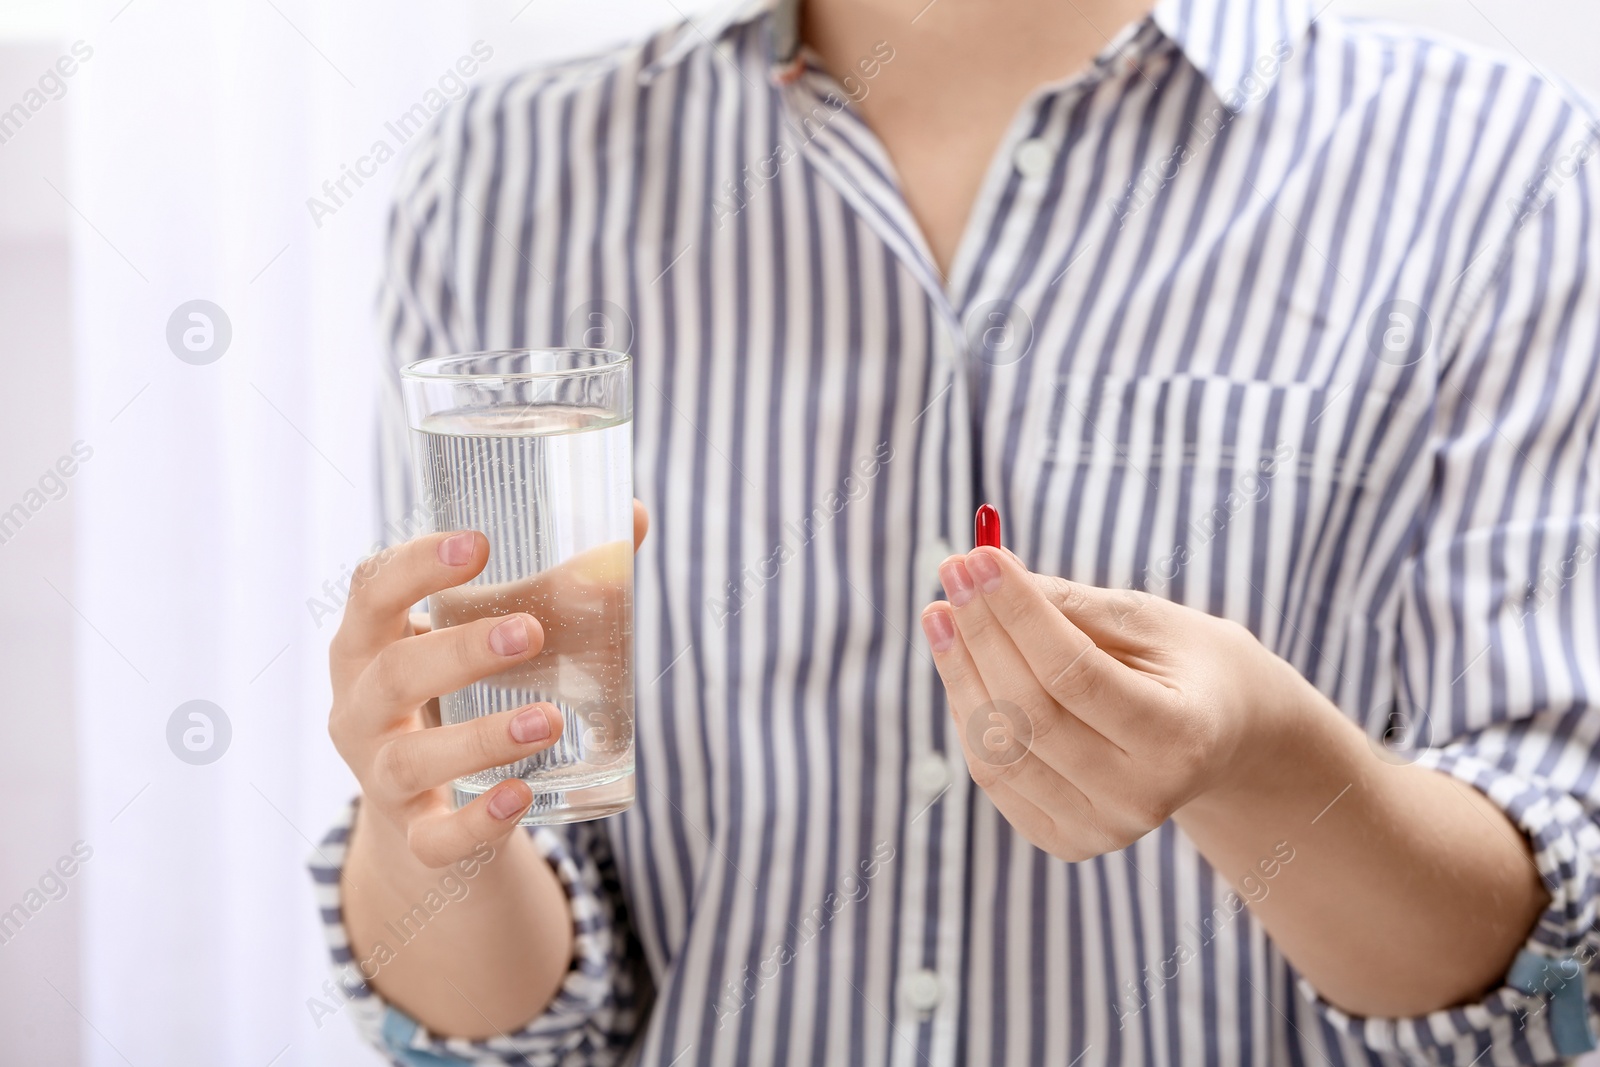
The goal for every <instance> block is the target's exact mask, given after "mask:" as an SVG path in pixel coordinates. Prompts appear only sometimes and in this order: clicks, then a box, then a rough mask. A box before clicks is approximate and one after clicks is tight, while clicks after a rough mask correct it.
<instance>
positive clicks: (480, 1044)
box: [308, 803, 648, 1067]
mask: <svg viewBox="0 0 1600 1067" xmlns="http://www.w3.org/2000/svg"><path fill="white" fill-rule="evenodd" d="M355 810H356V805H355V803H352V804H351V805H350V807H349V808H347V809H346V810H345V812H344V814H343V815H342V816H341V818H340V819H339V820H338V822H336V823H335V825H334V826H333V828H332V829H331V830H329V832H328V834H327V836H326V837H325V838H324V839H323V841H322V843H321V845H319V846H318V848H317V849H316V851H315V852H314V853H313V855H312V856H311V858H310V860H309V862H308V867H309V868H310V871H311V877H312V880H313V882H314V883H315V885H316V894H317V904H318V907H319V909H320V910H321V913H322V927H323V931H324V932H325V934H326V936H327V941H328V950H329V953H330V955H331V957H332V961H333V968H334V986H335V987H336V992H337V994H338V995H337V996H336V997H334V998H331V999H329V1000H327V1001H326V1002H325V1003H322V1004H321V1007H320V1008H319V1010H318V1012H317V1013H316V1015H317V1026H318V1027H319V1028H320V1027H322V1026H324V1025H327V1023H328V1021H329V1017H331V1016H336V1015H340V1014H344V1015H349V1016H350V1018H351V1021H352V1022H353V1023H354V1025H355V1026H356V1027H357V1029H359V1030H360V1032H361V1034H362V1035H363V1036H364V1037H365V1038H366V1039H367V1040H368V1041H370V1042H371V1043H372V1044H373V1045H375V1046H377V1048H378V1049H379V1050H380V1051H382V1052H383V1053H384V1054H385V1055H387V1056H388V1057H389V1059H390V1060H391V1061H392V1062H393V1063H396V1064H399V1065H402V1067H443V1065H446V1064H474V1065H483V1067H498V1065H501V1064H506V1065H517V1067H527V1065H534V1067H537V1065H541V1064H562V1065H565V1067H602V1065H606V1064H614V1063H619V1062H621V1060H622V1058H623V1056H624V1054H625V1053H626V1051H627V1048H628V1046H629V1045H630V1044H631V1042H632V1040H633V1036H634V1034H635V1033H636V1031H637V1029H638V1023H639V1018H640V1013H641V1010H642V1008H643V1007H644V1005H643V1003H642V997H643V996H645V995H647V990H648V980H647V979H646V978H645V976H644V974H643V972H642V969H641V963H640V958H639V954H638V952H637V951H635V949H636V945H637V943H636V942H635V941H634V940H633V938H632V937H631V934H630V931H629V927H628V923H627V916H626V912H625V911H624V910H623V908H622V906H621V894H620V890H619V887H618V885H617V881H616V871H615V869H614V865H613V864H612V862H611V853H610V849H609V846H608V844H607V843H606V840H605V834H604V832H603V830H602V829H601V828H599V827H596V826H593V825H588V824H585V825H579V826H573V827H560V828H545V827H540V828H537V829H535V830H532V831H531V836H532V837H533V840H534V843H535V844H536V845H537V846H538V849H539V852H540V853H541V854H542V855H543V856H544V858H545V860H546V861H547V862H548V863H549V864H550V865H551V867H553V868H554V869H555V872H556V875H557V876H558V877H559V878H560V880H561V885H562V887H563V888H564V889H565V890H566V893H567V899H568V901H569V902H570V904H571V907H572V919H573V929H574V934H575V937H574V951H573V960H572V966H571V968H570V969H569V970H568V972H567V976H566V978H565V979H564V980H563V981H562V983H561V987H560V989H559V990H558V991H557V993H556V996H555V999H554V1000H553V1001H551V1003H550V1006H549V1007H548V1008H547V1009H546V1010H545V1011H544V1012H543V1013H542V1014H540V1015H539V1016H537V1017H536V1018H534V1019H533V1020H531V1021H530V1022H529V1023H528V1024H527V1025H526V1026H525V1027H523V1028H522V1029H521V1030H518V1031H517V1032H516V1033H512V1034H503V1035H499V1036H497V1037H493V1038H488V1039H485V1040H479V1041H468V1040H463V1039H461V1038H450V1037H441V1036H438V1035H435V1034H431V1033H429V1032H428V1030H427V1028H426V1027H423V1026H422V1025H421V1024H419V1023H418V1022H417V1021H416V1020H414V1019H412V1018H411V1017H410V1016H408V1015H406V1014H405V1013H404V1012H402V1011H401V1010H400V1009H398V1008H396V1007H394V1006H393V1005H391V1004H389V1003H387V1002H386V1001H385V1000H384V999H383V997H382V996H381V995H379V993H378V992H377V990H375V989H374V988H373V987H372V986H371V985H370V984H368V982H367V981H366V978H367V977H369V976H373V975H370V974H369V972H373V971H376V970H377V969H379V967H381V962H382V961H381V958H380V959H378V960H372V959H369V960H357V959H356V958H355V957H354V954H353V953H352V951H351V948H350V937H349V934H348V932H347V931H346V929H345V925H344V909H343V904H342V900H341V893H340V878H341V875H342V872H343V869H344V859H345V849H346V844H347V842H348V841H349V837H350V827H351V824H352V822H353V820H354V817H355Z"/></svg>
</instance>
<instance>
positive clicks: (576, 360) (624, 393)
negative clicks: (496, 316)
mask: <svg viewBox="0 0 1600 1067" xmlns="http://www.w3.org/2000/svg"><path fill="white" fill-rule="evenodd" d="M632 370H633V368H632V364H631V361H630V360H629V358H628V357H627V356H626V355H623V354H621V353H617V352H606V351H601V350H597V349H524V350H517V351H503V352H475V353H470V354H467V355H454V356H438V357H435V358H432V359H425V360H422V361H420V362H417V363H413V364H411V365H410V366H407V367H406V368H405V369H404V370H402V371H401V386H402V392H403V394H404V397H405V406H406V421H407V424H408V425H409V427H410V433H411V455H412V463H413V466H414V469H415V477H416V487H417V493H418V497H419V499H420V500H421V503H422V507H423V510H424V511H425V512H426V513H427V514H428V515H429V517H430V520H431V524H432V529H433V530H435V531H443V530H478V531H481V532H482V533H483V534H484V535H485V536H486V537H488V539H489V563H488V566H486V567H485V568H484V570H483V573H481V574H480V575H478V576H477V577H476V578H474V579H473V580H472V581H470V582H468V583H467V584H465V585H461V586H457V587H456V588H453V589H446V590H444V591H443V592H440V593H437V594H435V595H433V596H431V597H429V598H428V609H429V615H430V616H431V618H432V622H433V626H434V627H435V628H436V629H437V628H441V627H445V626H456V625H459V624H461V623H463V622H469V621H471V620H473V619H478V618H483V617H485V616H498V615H507V614H510V613H512V612H518V611H525V612H527V613H528V614H530V615H532V616H533V617H534V618H536V619H538V620H539V623H540V625H542V626H543V627H544V635H545V639H544V647H543V649H542V650H541V651H540V653H539V654H538V655H537V656H535V657H533V658H532V659H530V660H528V661H526V662H525V663H522V664H519V665H518V666H516V667H513V668H511V669H510V670H507V671H503V672H501V673H500V674H497V675H494V676H492V677H489V678H485V679H483V680H482V681H479V682H475V683H473V684H472V685H469V686H467V687H466V688H465V689H460V690H457V691H456V692H454V693H448V694H446V695H444V696H442V697H440V698H439V715H440V719H441V721H442V722H443V723H444V724H445V725H450V724H454V723H461V722H466V721H467V720H469V719H474V718H477V717H478V716H480V715H492V714H494V713H496V712H501V711H509V710H511V709H512V708H518V707H522V706H523V705H525V704H532V703H535V702H538V701H548V702H549V703H552V704H554V705H555V706H556V707H557V708H559V709H560V710H561V714H562V716H563V718H564V729H563V731H562V734H561V738H560V740H559V741H558V742H557V743H556V745H555V746H554V747H553V748H549V749H546V750H545V751H543V752H540V753H537V754H535V755H533V756H530V757H529V758H527V759H524V760H519V761H517V762H516V763H510V764H507V765H505V766H503V767H495V768H493V769H491V770H487V771H482V772H479V773H477V774H473V775H468V776H467V777H465V778H458V779H456V782H455V799H456V806H457V807H460V806H462V805H464V804H467V803H469V802H471V800H472V799H473V798H474V797H476V796H478V795H479V794H481V793H484V792H487V791H488V790H489V789H491V788H492V787H493V786H494V785H495V784H496V783H498V782H501V781H504V780H505V779H507V778H521V779H522V780H523V781H525V782H527V783H528V785H529V787H531V788H532V790H533V806H532V807H531V808H529V809H528V813H527V814H526V815H524V816H523V818H522V822H523V823H524V824H543V823H564V822H578V821H581V820H584V819H598V818H601V817H603V816H606V815H611V814H614V813H616V812H619V811H622V810H623V809H625V808H627V807H628V806H629V805H631V804H632V803H633V392H632Z"/></svg>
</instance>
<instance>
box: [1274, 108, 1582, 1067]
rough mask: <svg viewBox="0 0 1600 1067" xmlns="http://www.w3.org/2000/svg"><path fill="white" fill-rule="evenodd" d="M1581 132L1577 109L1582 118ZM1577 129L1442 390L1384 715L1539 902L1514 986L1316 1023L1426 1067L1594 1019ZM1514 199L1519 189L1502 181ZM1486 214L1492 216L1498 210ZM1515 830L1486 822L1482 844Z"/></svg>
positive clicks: (1535, 1045) (1486, 292) (1443, 375)
mask: <svg viewBox="0 0 1600 1067" xmlns="http://www.w3.org/2000/svg"><path fill="white" fill-rule="evenodd" d="M1574 112H1575V116H1576V108H1575V109H1574ZM1594 131H1595V126H1594V125H1593V123H1592V120H1590V119H1589V118H1587V117H1583V118H1578V117H1574V119H1573V121H1572V124H1571V126H1570V127H1569V128H1568V130H1567V131H1566V132H1565V133H1563V135H1562V136H1560V137H1558V138H1555V139H1553V143H1554V145H1555V146H1556V147H1555V152H1556V153H1557V154H1558V155H1561V156H1564V157H1565V158H1567V159H1569V160H1570V159H1572V158H1574V153H1573V152H1572V151H1571V149H1572V146H1573V145H1574V144H1579V145H1587V146H1588V149H1587V150H1586V151H1584V152H1582V153H1579V154H1577V156H1576V158H1578V159H1579V163H1578V167H1577V172H1576V173H1571V172H1570V170H1563V169H1561V168H1559V167H1556V166H1547V167H1545V168H1542V170H1541V173H1542V174H1543V175H1544V178H1543V179H1541V181H1540V182H1539V188H1538V189H1537V190H1536V192H1535V195H1534V197H1533V199H1532V200H1530V201H1529V202H1528V203H1527V204H1525V205H1524V207H1523V214H1522V215H1521V216H1520V217H1519V218H1518V222H1517V224H1516V225H1515V226H1514V227H1513V228H1512V230H1511V232H1510V234H1509V236H1508V238H1507V240H1506V242H1505V244H1504V254H1503V255H1501V256H1500V257H1499V258H1498V260H1497V261H1495V262H1494V264H1493V270H1492V271H1491V272H1490V274H1489V276H1488V281H1487V283H1486V284H1479V285H1477V286H1473V285H1471V284H1470V283H1469V284H1467V285H1464V286H1463V289H1462V291H1461V292H1460V293H1459V294H1457V299H1458V300H1459V301H1460V302H1463V303H1465V304H1466V305H1467V310H1466V313H1465V314H1463V315H1461V316H1460V318H1461V321H1462V323H1463V325H1462V327H1461V328H1460V329H1459V330H1457V331H1455V336H1454V337H1452V336H1451V335H1450V332H1449V330H1448V326H1447V324H1445V323H1442V322H1441V323H1436V324H1435V325H1437V326H1439V327H1440V328H1441V333H1442V334H1443V337H1444V340H1445V344H1446V347H1444V348H1443V349H1442V350H1441V352H1440V359H1439V362H1438V365H1437V367H1436V368H1435V370H1434V373H1436V374H1437V376H1438V382H1437V394H1436V395H1437V406H1436V416H1435V420H1434V435H1433V439H1432V446H1431V455H1430V456H1429V457H1428V458H1429V460H1430V461H1431V472H1432V475H1431V482H1430V491H1429V499H1428V504H1427V507H1426V509H1425V510H1424V512H1423V513H1422V514H1421V515H1419V516H1417V519H1416V526H1417V536H1416V541H1415V544H1416V551H1415V554H1414V556H1413V557H1412V558H1411V559H1410V560H1409V562H1408V563H1407V565H1406V566H1405V567H1404V568H1403V569H1402V570H1401V572H1400V574H1399V576H1398V580H1399V583H1400V590H1399V636H1398V639H1397V642H1396V644H1395V657H1396V662H1395V664H1394V667H1395V670H1394V675H1395V678H1396V692H1395V693H1394V694H1393V698H1394V701H1395V703H1396V706H1397V708H1398V709H1399V710H1400V711H1401V712H1402V713H1403V714H1404V715H1405V716H1406V717H1407V718H1409V719H1411V720H1412V721H1411V723H1409V724H1408V725H1407V731H1408V732H1411V733H1412V734H1413V736H1414V738H1415V743H1417V744H1419V745H1421V748H1420V750H1419V751H1417V752H1416V753H1415V755H1416V757H1417V762H1418V763H1419V764H1420V765H1423V766H1428V767H1432V768H1434V769H1436V770H1438V771H1439V772H1441V773H1443V774H1447V775H1449V776H1451V777H1452V778H1454V779H1456V780H1457V782H1458V783H1459V785H1460V786H1461V788H1462V789H1463V790H1465V789H1469V788H1470V789H1476V790H1478V791H1479V792H1481V793H1482V794H1483V795H1484V796H1486V797H1488V798H1489V799H1490V800H1491V801H1492V802H1494V803H1495V804H1496V805H1497V806H1499V807H1500V808H1501V809H1502V810H1503V811H1504V812H1505V813H1506V815H1507V817H1508V818H1509V820H1510V821H1511V823H1512V824H1513V825H1515V826H1516V827H1518V828H1519V829H1520V830H1521V831H1522V833H1523V835H1524V836H1525V837H1526V839H1527V841H1528V843H1529V847H1530V851H1531V854H1532V857H1533V863H1534V864H1535V865H1536V866H1537V868H1538V872H1539V876H1540V878H1541V880H1542V881H1543V883H1544V886H1545V889H1546V891H1547V892H1548V893H1549V896H1550V904H1549V907H1548V908H1546V909H1545V911H1544V914H1543V915H1542V916H1541V917H1540V918H1539V921H1538V924H1537V925H1536V926H1535V928H1534V929H1533V931H1532V933H1531V935H1530V937H1529V939H1528V941H1527V943H1526V945H1525V946H1524V947H1523V949H1522V951H1521V952H1520V953H1519V955H1518V956H1517V957H1516V959H1515V961H1514V962H1513V965H1512V967H1511V969H1510V971H1509V973H1508V974H1507V976H1506V979H1505V983H1504V984H1503V985H1502V986H1501V987H1500V988H1498V989H1495V990H1493V991H1492V992H1490V993H1489V994H1488V995H1487V996H1486V997H1485V998H1484V999H1482V1000H1481V1001H1479V1002H1477V1003H1473V1004H1468V1005H1462V1006H1458V1007H1454V1008H1451V1009H1447V1010H1443V1011H1438V1012H1434V1013H1432V1014H1430V1015H1426V1016H1422V1017H1419V1018H1410V1019H1375V1018H1356V1017H1352V1016H1350V1015H1347V1014H1345V1013H1343V1012H1341V1011H1339V1010H1338V1009H1336V1008H1333V1007H1332V1006H1330V1005H1328V1004H1327V1003H1325V1002H1323V1001H1321V1000H1320V999H1319V998H1317V996H1316V993H1315V991H1314V990H1313V989H1311V987H1310V986H1309V985H1306V984H1304V983H1302V990H1303V992H1304V993H1305V994H1306V995H1307V996H1308V997H1310V998H1311V999H1312V1000H1313V1002H1314V1003H1315V1004H1316V1006H1317V1008H1318V1010H1319V1012H1320V1013H1321V1015H1322V1017H1323V1019H1324V1021H1325V1022H1326V1023H1328V1024H1329V1025H1331V1026H1333V1027H1334V1028H1335V1029H1336V1030H1338V1031H1340V1032H1343V1033H1345V1034H1347V1035H1349V1036H1353V1037H1355V1038H1357V1039H1358V1040H1360V1041H1361V1042H1362V1043H1364V1044H1365V1045H1366V1046H1368V1047H1369V1048H1371V1049H1373V1050H1374V1051H1377V1052H1388V1053H1399V1054H1401V1055H1403V1056H1405V1057H1406V1058H1407V1059H1415V1060H1418V1061H1422V1062H1438V1063H1453V1064H1467V1063H1472V1064H1476V1065H1479V1067H1485V1065H1490V1064H1530V1063H1552V1062H1560V1061H1562V1060H1563V1059H1565V1058H1568V1057H1571V1056H1573V1055H1576V1054H1577V1053H1579V1052H1582V1051H1584V1050H1585V1049H1587V1048H1592V1047H1593V1039H1592V1038H1591V1037H1590V1034H1591V1033H1592V1032H1593V1029H1594V1013H1595V1011H1596V1009H1597V1008H1600V958H1597V956H1600V936H1597V932H1596V924H1595V919H1596V906H1597V894H1600V880H1597V877H1596V873H1597V868H1600V825H1597V822H1596V820H1597V817H1600V749H1597V745H1596V739H1597V737H1600V217H1597V216H1596V209H1597V208H1600V196H1597V195H1596V194H1597V190H1600V178H1597V173H1596V172H1597V171H1600V158H1591V157H1592V156H1594V155H1595V154H1596V153H1595V140H1594ZM1514 188H1516V191H1517V192H1518V193H1521V192H1522V191H1523V188H1529V189H1532V188H1534V187H1533V186H1532V185H1530V186H1525V187H1514ZM1485 210H1505V209H1504V207H1503V206H1502V205H1501V204H1499V203H1496V204H1494V205H1492V206H1491V207H1490V208H1487V209H1485ZM1494 832H1498V833H1509V831H1508V830H1506V829H1505V828H1504V827H1495V826H1492V825H1491V824H1490V823H1489V822H1488V821H1487V820H1486V821H1485V824H1484V833H1485V834H1488V833H1494Z"/></svg>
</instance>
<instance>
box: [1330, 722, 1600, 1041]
mask: <svg viewBox="0 0 1600 1067" xmlns="http://www.w3.org/2000/svg"><path fill="white" fill-rule="evenodd" d="M1417 763H1418V764H1419V765H1421V766H1427V767H1432V768H1433V769H1435V770H1437V771H1439V772H1441V773H1443V774H1448V775H1450V776H1451V777H1453V778H1456V779H1458V780H1460V781H1463V782H1466V783H1468V784H1469V785H1471V786H1472V787H1473V788H1475V789H1477V790H1478V791H1479V792H1481V793H1483V794H1484V795H1485V796H1487V797H1488V798H1489V799H1490V800H1491V801H1493V802H1494V803H1495V804H1496V805H1498V806H1499V807H1500V808H1501V810H1503V811H1504V812H1505V813H1506V815H1507V817H1508V818H1510V819H1511V821H1512V822H1513V823H1515V824H1516V825H1517V826H1518V827H1519V828H1520V829H1521V830H1522V832H1523V834H1524V835H1526V837H1527V839H1528V841H1529V843H1530V844H1531V846H1532V851H1533V860H1534V863H1535V865H1536V866H1537V867H1538V869H1539V874H1540V877H1541V878H1542V879H1543V881H1544V887H1545V891H1546V892H1548V893H1549V894H1550V906H1549V907H1548V908H1546V909H1545V911H1544V914H1543V915H1541V916H1540V918H1539V922H1538V925H1537V926H1535V927H1534V930H1533V933H1532V934H1531V935H1530V936H1529V938H1528V941H1527V943H1526V944H1525V945H1524V946H1523V948H1522V951H1521V952H1520V953H1519V954H1518V956H1517V958H1516V960H1515V961H1514V962H1513V964H1512V967H1511V970H1510V971H1509V972H1508V974H1507V976H1506V981H1505V984H1503V985H1501V986H1500V987H1499V988H1498V989H1496V990H1494V991H1493V992H1492V993H1490V994H1489V995H1488V996H1486V997H1485V998H1484V999H1482V1000H1480V1001H1478V1002H1477V1003H1475V1004H1468V1005H1465V1006H1462V1007H1456V1008H1447V1009H1444V1010H1442V1011H1436V1012H1432V1013H1430V1014H1428V1015H1422V1016H1416V1017H1413V1018H1409V1019H1379V1018H1363V1017H1359V1016H1353V1015H1348V1014H1346V1013H1345V1012H1342V1011H1340V1010H1339V1009H1338V1008H1335V1007H1334V1006H1333V1005H1331V1004H1329V1003H1327V1002H1326V1001H1324V1000H1323V999H1322V998H1321V997H1320V996H1318V994H1317V992H1316V990H1315V989H1313V988H1312V986H1311V984H1310V983H1309V982H1307V981H1306V980H1305V979H1303V978H1302V979H1300V990H1301V992H1302V994H1303V995H1304V996H1305V997H1306V998H1307V999H1308V1000H1310V1001H1311V1003H1312V1004H1313V1005H1314V1006H1315V1007H1316V1009H1317V1011H1318V1013H1319V1014H1320V1015H1321V1016H1322V1018H1323V1020H1324V1021H1325V1022H1326V1023H1328V1025H1330V1026H1332V1027H1333V1028H1334V1029H1335V1030H1336V1031H1338V1032H1340V1033H1343V1034H1346V1035H1348V1036H1350V1037H1352V1038H1354V1039H1356V1040H1357V1041H1360V1042H1361V1043H1362V1044H1364V1045H1366V1046H1367V1047H1368V1048H1369V1049H1372V1050H1373V1051H1375V1052H1395V1053H1402V1054H1409V1055H1412V1056H1417V1057H1421V1058H1422V1060H1423V1061H1424V1062H1429V1063H1442V1064H1467V1063H1471V1064H1473V1065H1474V1067H1493V1065H1502V1064H1504V1065H1511V1064H1543V1063H1561V1062H1565V1061H1566V1060H1567V1059H1568V1058H1570V1057H1573V1056H1577V1055H1580V1054H1581V1053H1583V1052H1585V1051H1588V1050H1590V1049H1593V1048H1594V1047H1595V1038H1594V1036H1593V1024H1592V1022H1591V1020H1590V1016H1591V1015H1592V1014H1593V1013H1594V1012H1595V1011H1596V1010H1600V974H1597V964H1596V959H1595V957H1596V953H1597V949H1600V934H1597V932H1596V930H1595V911H1596V903H1597V896H1600V893H1597V890H1600V885H1597V882H1596V873H1597V872H1596V866H1597V862H1596V861H1597V859H1600V827H1596V825H1595V823H1594V821H1593V820H1592V819H1591V818H1590V817H1589V815H1588V813H1587V812H1586V811H1585V809H1584V807H1583V805H1582V804H1580V803H1579V802H1578V800H1577V799H1576V798H1574V797H1573V796H1572V795H1571V794H1569V793H1566V792H1564V791H1562V790H1559V789H1556V788H1554V787H1552V786H1549V785H1546V784H1543V783H1540V782H1538V781H1536V780H1530V779H1528V778H1524V777H1519V776H1517V775H1516V774H1514V773H1512V772H1509V771H1506V770H1503V769H1501V768H1500V767H1497V766H1495V765H1494V764H1492V763H1490V762H1488V761H1487V760H1485V759H1483V758H1480V757H1479V756H1477V755H1474V754H1471V753H1467V752H1463V751H1461V750H1459V749H1451V748H1445V749H1426V750H1423V751H1422V752H1421V753H1419V757H1418V760H1417Z"/></svg>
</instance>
